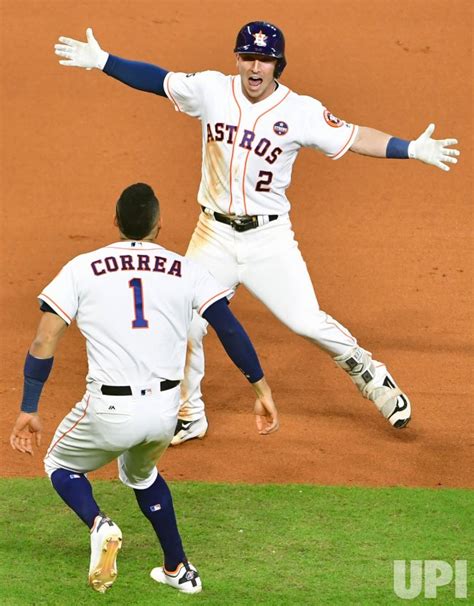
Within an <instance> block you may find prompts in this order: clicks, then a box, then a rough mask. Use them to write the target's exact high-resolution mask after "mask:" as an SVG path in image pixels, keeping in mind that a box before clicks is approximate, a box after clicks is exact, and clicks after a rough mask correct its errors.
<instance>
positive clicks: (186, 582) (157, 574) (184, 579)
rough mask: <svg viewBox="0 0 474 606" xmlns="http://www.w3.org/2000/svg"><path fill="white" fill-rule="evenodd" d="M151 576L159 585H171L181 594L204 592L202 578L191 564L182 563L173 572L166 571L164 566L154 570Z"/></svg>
mask: <svg viewBox="0 0 474 606" xmlns="http://www.w3.org/2000/svg"><path fill="white" fill-rule="evenodd" d="M150 576H151V578H152V579H153V580H154V581H156V582H157V583H163V584H164V585H169V586H170V587H173V589H177V590H178V591H180V592H181V593H199V592H200V591H202V583H201V577H200V576H199V573H198V571H197V570H196V568H194V566H193V565H192V564H191V562H181V563H180V564H178V567H177V568H176V570H173V572H170V571H168V570H166V569H165V568H164V566H159V567H158V568H153V570H152V571H151V572H150Z"/></svg>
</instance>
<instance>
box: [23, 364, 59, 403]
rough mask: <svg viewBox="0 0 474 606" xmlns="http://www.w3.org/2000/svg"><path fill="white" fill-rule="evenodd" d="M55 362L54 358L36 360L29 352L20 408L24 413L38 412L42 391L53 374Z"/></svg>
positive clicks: (24, 371)
mask: <svg viewBox="0 0 474 606" xmlns="http://www.w3.org/2000/svg"><path fill="white" fill-rule="evenodd" d="M53 360H54V357H53V358H46V359H40V358H35V357H34V356H32V355H31V354H30V353H29V352H28V354H27V356H26V359H25V366H24V370H23V374H24V382H23V398H22V401H21V407H20V408H21V410H22V411H23V412H28V413H32V412H36V411H37V410H38V402H39V399H40V396H41V391H42V390H43V385H44V384H45V382H46V381H47V379H48V377H49V373H50V372H51V368H52V366H53Z"/></svg>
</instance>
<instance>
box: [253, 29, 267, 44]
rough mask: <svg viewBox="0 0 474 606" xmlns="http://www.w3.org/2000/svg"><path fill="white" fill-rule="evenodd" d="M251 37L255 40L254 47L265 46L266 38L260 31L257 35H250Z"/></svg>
mask: <svg viewBox="0 0 474 606" xmlns="http://www.w3.org/2000/svg"><path fill="white" fill-rule="evenodd" d="M252 36H253V37H254V38H255V46H267V42H266V40H267V38H268V36H266V35H265V34H264V33H263V32H262V30H260V31H259V32H258V34H252Z"/></svg>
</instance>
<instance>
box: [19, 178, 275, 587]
mask: <svg viewBox="0 0 474 606" xmlns="http://www.w3.org/2000/svg"><path fill="white" fill-rule="evenodd" d="M115 221H116V225H117V226H118V229H119V232H120V241H119V242H115V243H114V244H110V245H109V246H105V247H103V248H99V249H98V250H94V251H92V252H89V253H86V254H82V255H79V256H78V257H76V258H74V259H73V260H72V261H70V262H69V263H68V264H67V265H65V266H64V267H63V269H62V270H61V272H60V273H59V274H58V275H57V276H56V277H55V278H54V280H53V281H52V282H50V284H48V286H46V288H45V289H44V290H43V291H42V292H41V294H40V295H39V299H40V302H41V309H42V311H43V312H44V314H43V316H42V318H41V321H40V323H39V327H38V331H37V334H36V337H35V339H34V341H33V343H32V345H31V347H30V350H29V352H28V354H27V357H26V361H25V367H24V392H23V401H22V404H21V412H20V414H19V416H18V418H17V420H16V422H15V425H14V427H13V431H12V434H11V437H10V444H11V446H12V447H13V448H14V449H15V450H17V451H19V452H23V453H29V454H32V452H33V450H32V442H33V438H34V440H35V442H36V445H37V446H39V445H40V437H41V422H40V418H39V416H38V414H37V408H38V401H39V398H40V394H41V390H42V388H43V385H44V383H45V381H46V380H47V378H48V375H49V373H50V370H51V367H52V365H53V356H54V353H55V351H56V347H57V345H58V342H59V340H60V338H61V337H62V335H63V334H64V332H65V331H66V327H67V326H68V325H69V324H70V323H71V322H72V321H73V319H74V318H75V319H76V322H77V325H78V327H79V329H80V331H81V332H82V334H83V335H84V337H85V339H86V342H87V358H88V363H89V369H88V374H87V387H86V392H85V394H84V397H83V398H82V400H81V401H80V402H79V403H78V404H76V405H75V406H74V408H73V409H72V410H71V411H70V412H69V414H67V415H66V417H65V418H64V419H63V421H62V422H61V423H60V425H59V426H58V428H57V430H56V433H55V435H54V437H53V440H52V442H51V444H50V446H49V448H48V451H47V454H46V457H45V459H44V463H45V469H46V472H47V474H48V475H49V477H50V479H51V483H52V485H53V487H54V488H55V490H56V491H57V492H58V494H59V496H60V497H61V498H62V499H63V500H64V501H65V502H66V504H67V505H69V507H70V508H71V509H72V510H73V511H74V512H75V513H76V514H77V515H78V516H79V517H80V519H81V520H82V521H83V522H84V523H85V524H87V526H88V527H89V528H90V540H91V556H90V567H89V583H90V585H91V586H92V588H93V589H94V590H96V591H98V592H101V593H103V592H105V591H106V590H107V589H108V588H109V587H110V586H111V585H112V583H113V582H114V581H115V579H116V577H117V566H116V558H117V553H118V551H119V550H120V548H121V545H122V533H121V532H120V528H119V527H118V526H117V525H116V524H115V523H114V522H113V521H112V520H111V519H110V518H109V517H107V516H106V515H105V514H104V513H103V512H102V510H101V509H100V507H99V505H98V504H97V502H96V501H95V499H94V496H93V494H92V487H91V485H90V483H89V481H88V479H87V477H86V474H87V473H88V472H90V471H92V470H95V469H98V468H100V467H102V466H103V465H105V464H107V463H109V462H110V461H112V460H114V459H116V458H118V469H119V477H120V480H121V481H122V482H123V483H124V484H125V485H126V486H129V487H130V488H133V490H134V491H135V496H136V499H137V502H138V505H139V507H140V509H141V511H142V512H143V514H144V515H145V516H146V517H147V518H148V520H149V521H150V522H151V524H152V526H153V528H154V530H155V532H156V535H157V537H158V540H159V542H160V544H161V547H162V549H163V553H164V566H160V567H157V568H154V569H153V570H152V571H151V576H152V578H153V579H154V580H155V581H158V582H159V583H164V584H167V585H170V586H171V587H173V588H175V589H178V590H179V591H181V592H184V593H197V592H199V591H201V587H202V585H201V579H200V577H199V574H198V572H197V570H196V568H195V567H194V566H193V565H192V564H191V563H190V562H189V561H188V559H187V558H186V555H185V553H184V550H183V545H182V543H181V538H180V535H179V532H178V528H177V524H176V518H175V513H174V509H173V501H172V498H171V494H170V491H169V489H168V486H167V484H166V482H165V480H164V479H163V477H162V476H161V475H160V474H159V473H158V471H157V469H156V465H155V464H156V462H157V461H158V460H159V459H160V457H161V455H162V454H163V453H164V451H165V450H166V448H167V446H168V445H169V443H170V440H171V438H172V437H173V433H174V430H175V427H176V423H177V418H178V410H179V389H178V385H179V382H180V380H181V379H182V377H183V369H184V365H185V358H186V342H187V333H188V329H189V325H190V323H191V319H192V315H193V310H194V311H195V312H196V313H197V314H199V315H202V317H204V318H206V321H207V322H209V323H210V324H211V326H213V328H214V329H215V330H216V332H217V334H218V336H219V339H220V340H221V342H222V343H223V345H224V347H225V349H226V351H227V353H228V355H229V356H230V357H231V359H232V360H233V362H234V363H235V364H236V365H237V366H238V367H239V368H240V369H241V370H242V372H243V373H244V374H245V376H246V377H247V379H248V380H249V381H250V382H251V383H252V385H253V387H254V389H255V393H256V395H257V400H256V403H255V415H256V421H257V428H258V431H259V433H260V434H269V433H272V432H273V431H276V430H277V429H278V416H277V411H276V408H275V405H274V403H273V399H272V394H271V391H270V388H269V386H268V384H267V383H266V380H265V378H264V376H263V372H262V369H261V368H260V364H259V361H258V358H257V355H256V353H255V350H254V349H253V346H252V344H251V342H250V340H249V338H248V336H247V335H246V333H245V332H244V330H243V328H242V326H241V325H240V324H239V323H238V321H237V320H236V318H235V317H234V316H233V314H232V313H231V312H230V310H229V308H228V305H227V298H226V297H227V296H229V295H230V293H231V291H230V289H229V288H226V287H222V286H221V285H220V284H219V283H218V282H217V281H216V280H215V278H214V277H212V276H211V274H210V273H209V272H208V271H207V270H206V269H204V268H202V267H200V266H199V265H198V264H197V263H195V262H194V261H193V260H192V259H187V258H184V257H181V256H180V255H178V254H175V253H173V252H171V251H169V250H166V249H165V248H163V247H162V246H159V245H158V244H155V242H154V240H155V239H156V237H157V235H158V232H159V230H160V227H161V223H160V213H159V204H158V200H157V199H156V197H155V195H154V193H153V190H152V189H151V187H150V186H148V185H146V184H143V183H137V184H135V185H131V186H130V187H128V188H127V189H125V190H124V191H123V193H122V194H121V196H120V198H119V200H118V202H117V205H116V219H115Z"/></svg>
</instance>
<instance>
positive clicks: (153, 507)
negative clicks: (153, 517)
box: [150, 503, 161, 511]
mask: <svg viewBox="0 0 474 606" xmlns="http://www.w3.org/2000/svg"><path fill="white" fill-rule="evenodd" d="M160 509H161V505H160V504H159V503H157V504H156V505H150V511H160Z"/></svg>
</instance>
